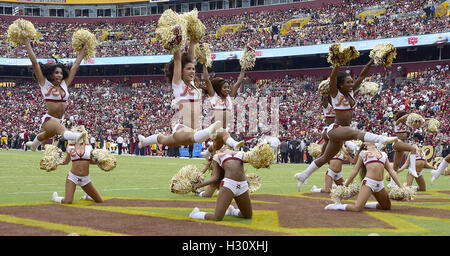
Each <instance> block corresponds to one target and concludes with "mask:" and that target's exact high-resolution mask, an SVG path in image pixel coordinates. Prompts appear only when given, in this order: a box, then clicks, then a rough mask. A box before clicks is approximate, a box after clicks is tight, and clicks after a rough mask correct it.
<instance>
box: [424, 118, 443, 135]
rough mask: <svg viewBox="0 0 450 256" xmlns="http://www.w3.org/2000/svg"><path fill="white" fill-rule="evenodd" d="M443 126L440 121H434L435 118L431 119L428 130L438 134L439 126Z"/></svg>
mask: <svg viewBox="0 0 450 256" xmlns="http://www.w3.org/2000/svg"><path fill="white" fill-rule="evenodd" d="M440 125H441V123H440V122H439V121H438V120H436V119H434V118H431V119H430V120H429V121H428V127H427V130H428V131H429V132H438V131H439V126H440Z"/></svg>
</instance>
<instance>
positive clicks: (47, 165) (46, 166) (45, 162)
mask: <svg viewBox="0 0 450 256" xmlns="http://www.w3.org/2000/svg"><path fill="white" fill-rule="evenodd" d="M44 149H45V151H44V156H43V157H42V159H41V161H40V168H41V169H42V170H46V171H47V172H50V171H54V170H56V168H57V167H58V165H60V164H62V163H63V162H64V154H63V152H62V150H61V149H60V148H58V147H56V146H53V145H51V144H47V145H45V146H44Z"/></svg>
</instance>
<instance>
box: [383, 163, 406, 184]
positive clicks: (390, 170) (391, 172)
mask: <svg viewBox="0 0 450 256" xmlns="http://www.w3.org/2000/svg"><path fill="white" fill-rule="evenodd" d="M384 168H385V169H386V170H387V171H388V173H389V175H390V176H391V179H394V182H395V184H397V186H399V188H403V185H402V184H401V183H400V180H399V179H398V176H397V172H396V171H394V168H392V165H391V163H390V162H389V159H386V162H385V163H384Z"/></svg>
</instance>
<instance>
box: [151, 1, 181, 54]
mask: <svg viewBox="0 0 450 256" xmlns="http://www.w3.org/2000/svg"><path fill="white" fill-rule="evenodd" d="M186 27H187V20H186V19H184V18H182V16H181V15H179V14H178V13H176V12H174V11H172V9H167V10H165V11H164V13H163V14H162V15H161V17H159V20H158V27H157V28H156V39H157V40H158V41H159V42H160V43H161V45H162V46H163V47H164V49H166V50H167V51H169V52H172V53H174V52H176V51H178V50H179V49H180V48H181V47H183V46H184V45H185V44H186V41H187V28H186Z"/></svg>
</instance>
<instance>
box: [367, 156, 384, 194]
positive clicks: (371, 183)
mask: <svg viewBox="0 0 450 256" xmlns="http://www.w3.org/2000/svg"><path fill="white" fill-rule="evenodd" d="M380 153H381V157H379V156H377V155H375V154H372V153H371V152H369V151H361V154H360V156H361V158H362V160H363V164H364V165H365V166H367V165H368V164H370V163H381V164H383V166H384V164H385V163H386V159H387V158H388V157H387V154H386V153H385V152H380ZM362 185H366V186H368V187H370V188H371V189H372V191H373V192H380V191H381V190H383V189H384V183H383V180H381V181H377V180H374V179H371V178H367V177H365V178H364V179H363V181H362Z"/></svg>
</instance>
